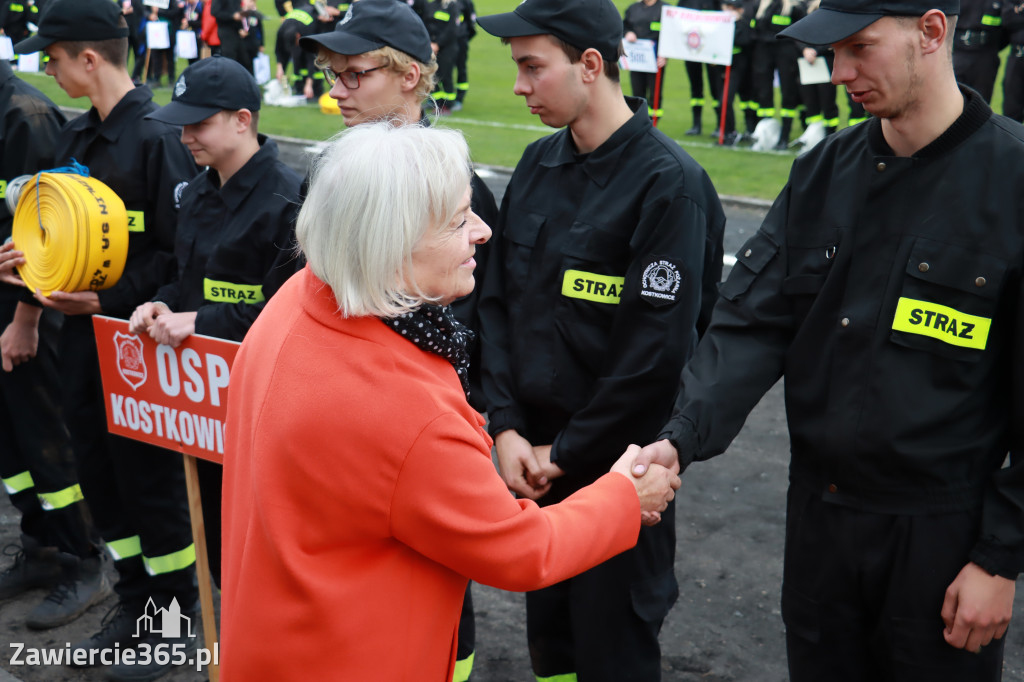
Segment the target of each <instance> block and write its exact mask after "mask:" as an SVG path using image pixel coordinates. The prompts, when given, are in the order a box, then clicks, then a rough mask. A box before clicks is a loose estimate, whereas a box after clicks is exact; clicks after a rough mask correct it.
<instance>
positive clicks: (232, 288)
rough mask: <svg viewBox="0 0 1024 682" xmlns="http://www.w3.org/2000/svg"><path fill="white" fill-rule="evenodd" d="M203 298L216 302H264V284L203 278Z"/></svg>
mask: <svg viewBox="0 0 1024 682" xmlns="http://www.w3.org/2000/svg"><path fill="white" fill-rule="evenodd" d="M203 298H205V299H206V300H207V301H213V302H214V303H239V302H240V303H262V302H263V301H265V300H267V299H266V298H265V297H264V296H263V286H262V285H259V284H234V283H232V282H218V281H217V280H215V279H207V278H204V279H203Z"/></svg>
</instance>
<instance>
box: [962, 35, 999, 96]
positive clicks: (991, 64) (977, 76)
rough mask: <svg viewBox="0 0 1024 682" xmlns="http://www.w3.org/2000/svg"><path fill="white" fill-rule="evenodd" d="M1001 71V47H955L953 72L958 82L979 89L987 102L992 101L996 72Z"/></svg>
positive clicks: (979, 92)
mask: <svg viewBox="0 0 1024 682" xmlns="http://www.w3.org/2000/svg"><path fill="white" fill-rule="evenodd" d="M998 72H999V47H998V46H997V45H992V46H986V47H979V48H976V49H973V48H972V49H967V48H962V47H960V46H959V45H957V46H954V48H953V73H955V74H956V80H957V82H958V83H963V84H964V85H966V86H967V87H969V88H973V89H974V90H977V91H978V94H980V95H981V96H982V97H984V98H985V101H986V102H991V101H992V91H993V90H994V89H995V84H996V74H997V73H998Z"/></svg>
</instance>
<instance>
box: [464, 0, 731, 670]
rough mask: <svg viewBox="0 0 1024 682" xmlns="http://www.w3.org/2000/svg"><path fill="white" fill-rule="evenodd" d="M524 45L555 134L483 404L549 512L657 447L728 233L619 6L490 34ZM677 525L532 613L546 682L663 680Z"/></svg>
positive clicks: (535, 173)
mask: <svg viewBox="0 0 1024 682" xmlns="http://www.w3.org/2000/svg"><path fill="white" fill-rule="evenodd" d="M478 23H479V25H480V27H481V28H482V29H483V30H485V31H487V32H488V33H491V34H494V35H497V36H500V37H502V38H507V39H508V41H509V43H510V45H511V49H512V58H513V60H514V61H515V62H516V64H518V69H519V75H518V77H517V79H516V83H515V93H516V94H517V95H521V96H523V97H524V98H525V99H526V105H527V106H528V107H529V108H530V111H531V112H533V113H535V114H537V115H538V116H539V117H540V120H541V121H542V122H543V123H544V124H546V125H548V126H551V127H554V128H562V127H563V126H565V127H564V129H562V130H561V131H559V132H557V133H555V134H554V135H551V136H549V137H545V138H543V139H541V140H539V141H537V142H534V143H533V144H531V145H530V146H529V147H527V149H526V151H525V153H524V154H523V158H522V159H521V160H520V162H519V164H518V165H517V166H516V170H515V173H514V174H513V175H512V179H511V180H510V181H509V185H508V189H507V190H506V192H505V197H504V199H503V201H502V206H501V213H500V218H499V221H498V227H497V229H496V230H495V235H496V236H495V237H494V238H493V239H492V240H491V247H490V248H491V249H492V254H491V265H490V267H488V269H487V271H486V272H484V275H483V285H482V290H481V293H480V320H481V338H482V343H483V347H482V355H483V364H482V367H483V378H484V394H485V398H486V399H487V413H488V416H489V417H490V430H491V433H492V434H493V435H494V437H495V445H496V447H497V455H498V464H499V466H500V468H501V473H502V476H503V478H504V479H505V481H506V483H507V484H508V486H509V488H510V489H511V490H513V491H515V492H517V493H519V494H520V495H523V496H526V497H530V498H533V499H537V500H538V501H539V503H540V504H542V505H547V504H554V503H556V502H560V501H562V500H563V499H565V498H566V497H568V496H569V495H571V494H572V493H574V492H575V491H577V490H579V489H580V488H581V487H583V486H585V485H587V484H588V483H590V482H592V481H593V480H595V479H596V478H597V477H598V476H600V474H601V472H603V471H604V470H606V469H607V468H608V467H609V466H610V465H611V463H612V462H614V461H615V458H616V457H617V455H616V452H617V451H618V452H621V451H622V450H623V449H624V448H625V447H626V446H627V445H629V444H630V443H635V442H637V441H638V440H641V441H642V440H644V439H645V438H646V437H647V435H648V434H656V433H657V431H658V429H659V427H660V426H661V424H662V423H663V419H664V418H667V415H668V414H669V406H668V402H670V401H671V396H673V395H674V394H675V391H676V383H677V377H678V375H679V372H680V370H681V369H682V366H683V362H684V360H685V359H686V357H687V356H688V355H689V353H690V351H691V349H692V348H693V347H694V346H695V345H696V342H697V336H698V330H699V329H701V328H702V325H704V324H706V320H705V319H704V315H703V314H702V313H703V310H702V309H703V308H705V307H706V308H707V310H708V312H709V311H710V305H707V306H703V305H702V300H703V298H704V297H706V299H707V301H708V302H709V304H710V303H711V302H713V300H714V290H715V285H716V283H717V281H718V278H719V277H720V276H721V268H722V241H721V240H722V232H723V228H724V224H725V216H724V214H723V212H722V207H721V205H720V203H719V201H718V196H717V194H716V193H715V189H714V187H713V186H712V184H711V181H710V179H709V178H708V176H707V174H706V173H705V172H704V171H703V170H702V169H701V168H700V166H698V165H697V163H696V162H695V161H694V160H693V159H692V158H690V157H689V156H688V155H687V154H686V152H684V151H683V150H682V149H680V147H679V145H677V144H676V143H675V142H673V141H672V140H670V139H669V138H668V137H667V136H665V135H664V134H663V133H661V132H660V131H658V130H657V129H655V128H654V127H653V126H652V125H651V119H650V117H649V116H648V113H647V108H646V104H645V103H644V102H643V100H640V99H637V98H629V99H627V98H624V97H623V95H622V89H621V87H620V86H619V82H618V66H617V65H616V61H617V59H618V56H619V52H620V47H621V46H620V42H621V40H622V20H621V18H620V17H619V14H618V10H617V9H616V8H615V6H614V5H613V4H612V3H611V2H610V0H581V1H579V2H572V3H565V2H562V0H528V1H527V2H525V3H523V4H521V5H519V6H518V7H517V8H516V9H515V11H514V12H511V13H508V14H499V15H495V16H489V17H480V18H479V19H478ZM673 513H674V512H673V508H672V507H670V508H669V510H668V511H667V512H666V513H665V514H664V520H663V521H662V522H661V523H660V524H658V525H655V526H654V527H650V528H644V529H643V530H642V531H641V533H640V538H639V540H638V542H637V547H636V548H634V549H633V550H630V551H629V552H625V553H623V554H621V555H619V556H618V557H615V558H614V559H612V560H611V561H608V562H606V563H604V564H602V565H601V566H598V567H596V568H594V569H592V570H590V571H587V572H585V573H583V574H581V575H580V576H577V577H575V578H572V579H570V580H568V581H565V582H562V583H559V584H557V585H554V586H552V587H550V588H547V589H544V590H539V591H536V592H530V593H528V594H527V597H526V607H527V639H528V640H529V648H530V657H531V660H532V663H533V671H534V673H535V674H536V675H537V677H538V678H540V679H544V678H552V677H555V678H556V679H562V677H559V676H566V677H565V679H579V680H581V681H585V682H590V681H593V680H607V681H608V682H612V681H614V682H621V681H622V680H658V679H660V675H661V661H660V653H661V652H660V647H659V645H658V632H659V630H660V629H661V624H662V622H663V620H664V618H665V616H666V615H667V614H668V611H669V609H670V608H671V607H672V604H673V603H674V602H675V600H676V598H677V595H678V586H677V584H676V579H675V575H674V573H673V559H674V556H675V520H674V515H673Z"/></svg>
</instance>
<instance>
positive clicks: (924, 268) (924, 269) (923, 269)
mask: <svg viewBox="0 0 1024 682" xmlns="http://www.w3.org/2000/svg"><path fill="white" fill-rule="evenodd" d="M917 269H918V270H920V271H921V272H928V264H927V263H921V264H920V265H918V266H917Z"/></svg>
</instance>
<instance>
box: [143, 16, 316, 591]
mask: <svg viewBox="0 0 1024 682" xmlns="http://www.w3.org/2000/svg"><path fill="white" fill-rule="evenodd" d="M293 11H294V10H293ZM260 99H261V97H260V89H259V86H258V85H256V81H254V80H253V78H252V76H251V75H249V72H247V71H246V70H245V69H244V68H243V67H242V65H241V64H239V63H238V62H236V61H234V60H232V59H227V58H225V57H210V58H208V59H203V60H201V61H199V62H197V63H196V64H195V65H194V66H190V67H189V68H187V69H186V70H185V72H184V73H182V74H181V77H180V78H179V79H178V82H177V83H175V85H174V97H173V99H172V100H171V103H170V104H168V105H167V106H165V107H163V108H161V109H158V110H157V111H155V112H153V113H152V114H149V115H148V116H147V118H149V119H153V120H156V121H163V122H164V123H169V124H171V125H175V126H183V128H182V132H181V141H182V143H183V144H184V145H185V146H187V147H188V148H189V149H190V150H191V151H192V156H193V157H195V160H196V163H197V164H199V165H200V166H205V167H206V168H207V170H205V171H203V172H202V173H200V174H199V175H198V176H197V177H196V178H194V179H193V180H192V182H190V183H189V185H188V187H187V188H186V189H185V191H184V192H182V195H181V211H180V213H179V214H178V233H177V236H176V239H175V248H174V251H175V255H176V257H177V263H178V271H177V274H176V276H175V277H174V279H173V280H172V281H171V282H169V283H168V284H165V285H164V286H162V287H160V289H159V290H158V291H157V292H156V294H155V295H154V296H153V302H149V303H144V304H142V305H140V306H139V307H138V308H136V310H135V312H134V313H133V314H132V317H131V331H132V332H134V333H136V334H149V336H150V337H151V338H153V340H155V341H156V342H157V343H164V344H167V345H169V346H172V347H175V348H176V347H178V346H179V345H180V344H181V342H182V341H184V340H185V339H186V338H187V337H189V336H191V335H192V334H203V335H205V336H215V337H217V338H221V339H228V340H229V341H241V340H242V339H243V338H244V337H245V334H246V332H247V331H249V327H251V326H252V323H253V322H255V321H256V317H257V316H258V315H259V314H260V312H261V311H262V310H263V308H264V306H265V305H266V302H267V300H268V299H269V298H270V297H271V296H273V295H274V293H275V292H276V291H277V290H278V289H279V288H280V287H281V285H282V284H284V282H285V280H287V279H288V278H289V277H291V275H292V274H294V273H295V270H296V266H297V265H298V263H299V261H298V258H297V257H296V255H295V252H294V242H295V237H294V234H293V232H292V224H293V223H294V213H295V210H296V208H297V206H298V200H299V185H300V184H301V182H302V179H301V178H300V177H299V176H298V175H297V174H296V173H295V172H294V171H292V170H291V169H290V168H288V167H287V166H285V165H284V164H283V163H281V162H280V161H278V159H277V145H276V144H275V143H274V141H273V140H269V139H267V137H266V136H265V135H259V133H258V130H257V118H258V114H257V112H258V111H259V109H260ZM197 464H198V470H199V482H200V485H201V489H202V490H201V492H202V495H201V496H202V502H203V518H204V523H205V525H206V537H207V543H206V544H207V547H208V549H209V556H210V571H211V572H212V573H213V576H214V580H215V581H216V582H217V584H218V585H219V584H220V490H221V480H222V472H223V468H222V467H221V466H220V465H219V464H214V463H212V462H207V461H206V460H199V461H198V462H197Z"/></svg>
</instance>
